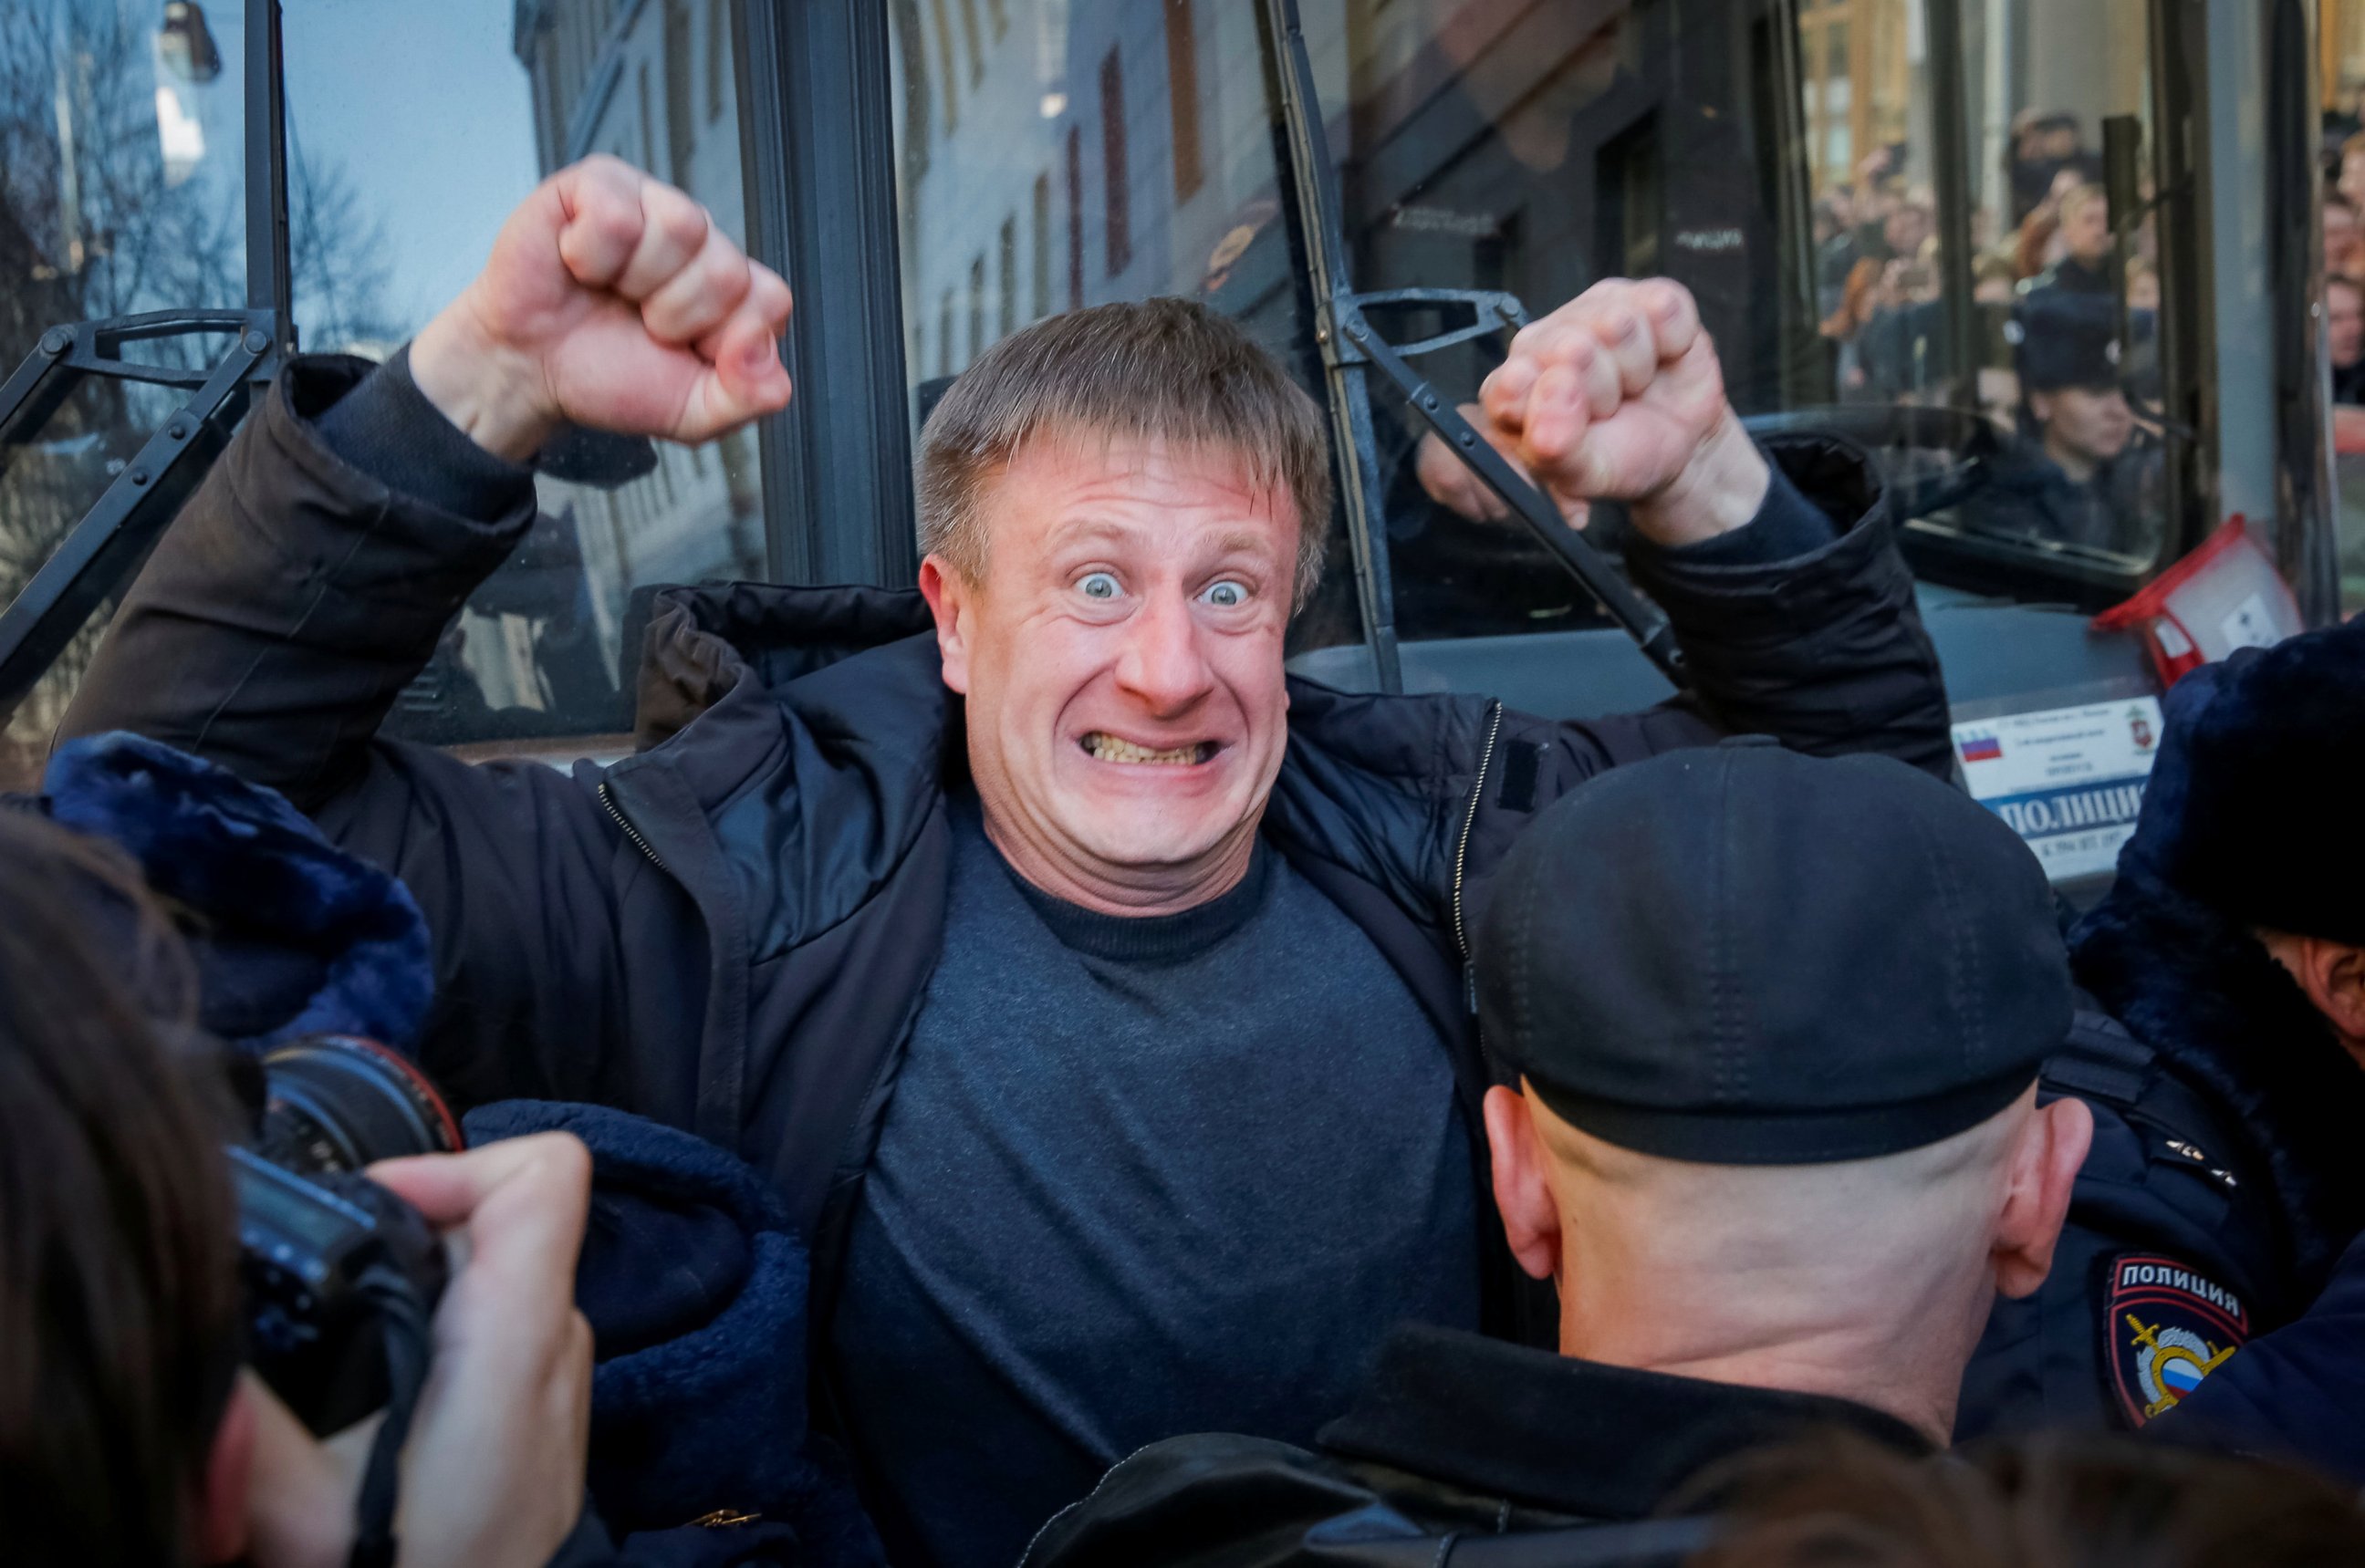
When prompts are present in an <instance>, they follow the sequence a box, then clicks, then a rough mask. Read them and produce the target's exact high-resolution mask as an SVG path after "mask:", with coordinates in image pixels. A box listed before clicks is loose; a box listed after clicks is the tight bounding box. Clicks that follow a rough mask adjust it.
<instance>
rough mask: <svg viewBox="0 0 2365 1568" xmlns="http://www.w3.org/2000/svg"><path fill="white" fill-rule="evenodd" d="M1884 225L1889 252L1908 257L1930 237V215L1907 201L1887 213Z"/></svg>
mask: <svg viewBox="0 0 2365 1568" xmlns="http://www.w3.org/2000/svg"><path fill="white" fill-rule="evenodd" d="M1886 227H1887V230H1888V233H1887V235H1886V238H1887V239H1888V241H1889V251H1890V252H1891V253H1892V254H1895V255H1899V256H1904V257H1907V258H1909V259H1910V258H1911V256H1912V255H1913V253H1914V252H1917V251H1919V250H1921V249H1922V241H1924V240H1927V239H1928V238H1930V215H1929V213H1928V212H1926V211H1925V210H1923V209H1922V207H1919V206H1917V205H1915V204H1914V203H1912V202H1910V201H1909V202H1907V203H1905V204H1904V205H1903V206H1901V207H1899V208H1898V209H1897V210H1896V211H1894V212H1892V213H1890V214H1889V221H1888V223H1887V225H1886Z"/></svg>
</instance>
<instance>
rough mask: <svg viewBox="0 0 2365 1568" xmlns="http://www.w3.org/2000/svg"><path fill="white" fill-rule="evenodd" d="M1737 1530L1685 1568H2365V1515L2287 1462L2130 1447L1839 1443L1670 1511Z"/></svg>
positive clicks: (1721, 1483) (1796, 1450) (1717, 1473)
mask: <svg viewBox="0 0 2365 1568" xmlns="http://www.w3.org/2000/svg"><path fill="white" fill-rule="evenodd" d="M1704 1505H1710V1506H1715V1505H1721V1506H1722V1508H1723V1509H1725V1510H1728V1511H1729V1517H1730V1518H1731V1519H1732V1525H1731V1528H1730V1529H1729V1530H1728V1532H1727V1533H1726V1534H1725V1535H1724V1537H1723V1538H1722V1539H1721V1540H1719V1541H1718V1542H1717V1543H1716V1544H1714V1545H1712V1546H1710V1547H1709V1548H1708V1549H1707V1550H1706V1551H1702V1552H1700V1553H1699V1554H1698V1555H1697V1556H1694V1557H1692V1558H1691V1559H1689V1560H1688V1561H1687V1563H1686V1568H2031V1565H2039V1568H2318V1565H2320V1564H2323V1563H2329V1562H2365V1513H2360V1512H2359V1509H2358V1506H2357V1502H2356V1499H2355V1497H2354V1496H2353V1495H2350V1494H2348V1493H2345V1492H2343V1491H2342V1490H2341V1489H2340V1488H2339V1487H2337V1486H2335V1485H2334V1484H2331V1483H2330V1482H2328V1481H2325V1480H2321V1479H2319V1478H2317V1477H2315V1476H2314V1475H2309V1474H2304V1473H2301V1472H2299V1471H2296V1470H2291V1469H2287V1468H2285V1467H2283V1466H2281V1465H2276V1464H2270V1463H2265V1462H2259V1461H2255V1460H2243V1459H2231V1458H2225V1457H2221V1456H2219V1455H2215V1454H2209V1453H2203V1452H2199V1451H2195V1450H2185V1449H2178V1448H2171V1447H2169V1446H2168V1445H2167V1444H2164V1443H2154V1442H2148V1441H2144V1440H2140V1439H2135V1438H2134V1437H2131V1436H2122V1435H2110V1436H2102V1435H2081V1434H2061V1435H2057V1436H2043V1437H2034V1438H2026V1439H2015V1440H2012V1441H2010V1442H2005V1443H1999V1444H1995V1445H1992V1446H1990V1445H1975V1446H1974V1447H1972V1448H1970V1449H1968V1450H1962V1451H1960V1452H1959V1453H1958V1454H1955V1455H1947V1456H1942V1457H1938V1458H1932V1459H1914V1458H1911V1457H1908V1456H1906V1455H1904V1454H1900V1453H1899V1452H1897V1451H1896V1450H1892V1449H1889V1448H1885V1447H1881V1446H1877V1445H1876V1444H1874V1443H1873V1442H1871V1441H1870V1440H1869V1439H1864V1438H1857V1437H1854V1436H1849V1435H1844V1434H1839V1433H1833V1434H1830V1435H1827V1436H1824V1437H1821V1438H1818V1439H1806V1440H1803V1441H1800V1442H1797V1443H1793V1444H1790V1445H1788V1446H1786V1447H1782V1448H1777V1449H1773V1450H1759V1451H1757V1452H1754V1453H1750V1454H1746V1455H1743V1457H1742V1458H1740V1459H1739V1460H1737V1461H1732V1462H1727V1463H1726V1464H1725V1465H1723V1466H1721V1467H1720V1468H1719V1469H1718V1470H1713V1471H1710V1472H1709V1473H1708V1474H1706V1475H1704V1476H1702V1477H1700V1478H1699V1479H1698V1480H1697V1481H1695V1482H1694V1483H1692V1484H1690V1485H1688V1486H1687V1487H1686V1488H1684V1489H1683V1490H1682V1491H1681V1492H1679V1493H1678V1495H1676V1497H1675V1498H1673V1499H1671V1500H1670V1503H1669V1510H1670V1511H1672V1512H1689V1511H1693V1510H1696V1509H1698V1508H1699V1507H1701V1506H1704Z"/></svg>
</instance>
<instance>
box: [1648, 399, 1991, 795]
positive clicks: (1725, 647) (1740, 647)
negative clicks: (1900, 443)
mask: <svg viewBox="0 0 2365 1568" xmlns="http://www.w3.org/2000/svg"><path fill="white" fill-rule="evenodd" d="M1765 451H1766V454H1767V456H1768V457H1770V458H1771V459H1772V460H1773V461H1774V463H1775V465H1777V469H1778V470H1779V473H1780V475H1781V476H1784V477H1786V478H1787V479H1788V481H1789V484H1788V486H1781V485H1777V487H1775V488H1774V489H1773V490H1772V491H1771V492H1769V494H1768V496H1767V499H1766V507H1767V509H1768V510H1771V509H1773V508H1776V507H1781V506H1791V507H1795V506H1797V505H1798V504H1799V502H1800V499H1801V498H1803V499H1804V501H1805V503H1806V504H1809V505H1811V506H1813V507H1815V508H1817V509H1818V510H1821V512H1822V513H1823V514H1824V515H1825V516H1827V517H1828V518H1830V519H1831V520H1832V521H1833V523H1834V524H1836V525H1837V533H1838V536H1837V537H1836V538H1834V539H1832V540H1831V541H1830V542H1829V543H1824V544H1821V545H1820V546H1819V547H1817V548H1814V549H1812V550H1810V551H1807V552H1806V553H1804V554H1798V555H1793V556H1790V557H1788V558H1787V559H1777V560H1773V561H1763V560H1760V561H1741V562H1730V561H1721V562H1716V563H1714V564H1706V565H1703V564H1700V558H1699V556H1698V553H1697V552H1693V551H1654V550H1638V551H1636V552H1635V553H1634V554H1633V555H1632V557H1631V560H1630V563H1629V565H1630V568H1631V571H1632V573H1633V575H1634V580H1635V582H1636V583H1637V584H1638V585H1639V586H1640V587H1641V588H1642V589H1643V591H1644V592H1646V593H1648V594H1650V595H1651V597H1652V598H1653V599H1656V600H1658V602H1659V604H1660V605H1661V606H1662V607H1663V608H1664V610H1666V612H1667V615H1668V618H1669V619H1670V620H1671V621H1673V622H1674V623H1675V628H1676V638H1677V640H1678V641H1679V642H1680V643H1681V644H1682V645H1683V650H1684V657H1685V660H1686V663H1687V667H1688V669H1689V671H1690V674H1691V678H1692V682H1693V688H1694V693H1695V695H1694V697H1693V699H1692V700H1689V701H1688V702H1686V703H1683V704H1679V705H1678V706H1680V707H1685V708H1688V709H1690V710H1691V711H1692V713H1693V714H1694V715H1696V716H1697V717H1698V718H1699V719H1704V720H1706V721H1708V722H1710V723H1711V724H1712V725H1713V726H1714V727H1715V728H1716V729H1717V730H1719V731H1721V733H1723V734H1770V735H1775V736H1778V737H1779V738H1780V739H1781V740H1782V742H1783V744H1785V745H1788V746H1790V747H1792V748H1793V749H1795V750H1798V751H1802V752H1806V753H1808V754H1809V755H1810V756H1839V755H1841V754H1843V753H1848V752H1878V753H1882V754H1884V755H1887V756H1893V757H1896V758H1898V759H1899V760H1900V761H1902V762H1907V763H1911V765H1912V766H1914V767H1920V768H1923V769H1926V770H1928V771H1930V772H1933V773H1935V774H1938V775H1939V776H1941V777H1948V776H1950V775H1951V772H1952V768H1953V756H1952V750H1951V746H1950V742H1949V733H1948V727H1947V711H1946V688H1945V679H1944V678H1943V677H1942V676H1941V674H1940V672H1939V668H1938V654H1937V650H1936V648H1935V647H1933V645H1932V644H1931V642H1930V634H1929V633H1928V631H1927V630H1925V629H1924V628H1923V626H1922V613H1921V610H1920V609H1919V608H1918V607H1917V606H1916V604H1915V603H1914V599H1913V577H1912V574H1911V572H1909V571H1907V570H1906V567H1905V562H1904V559H1903V557H1902V556H1900V554H1898V552H1897V546H1896V542H1895V537H1894V529H1893V527H1892V525H1891V523H1890V521H1889V508H1888V502H1887V499H1886V498H1885V496H1884V495H1883V493H1882V490H1881V486H1880V482H1879V479H1878V478H1877V476H1876V475H1875V474H1874V473H1873V471H1872V468H1871V465H1870V464H1869V463H1868V462H1867V461H1866V458H1865V457H1864V456H1863V454H1860V453H1858V452H1856V451H1855V449H1854V448H1851V447H1847V446H1844V445H1842V444H1840V443H1838V442H1829V441H1824V440H1821V439H1819V438H1814V437H1793V438H1786V439H1780V440H1777V441H1773V442H1768V443H1766V447H1765ZM1786 491H1787V493H1786ZM1772 521H1777V520H1773V519H1769V518H1767V517H1765V515H1763V514H1761V515H1760V517H1759V518H1758V519H1757V520H1756V521H1754V522H1753V523H1752V524H1751V525H1750V526H1751V528H1752V529H1763V528H1766V527H1767V526H1768V524H1769V522H1772ZM1789 532H1791V533H1792V536H1794V537H1795V536H1796V532H1795V531H1789ZM1640 717H1642V719H1643V721H1644V722H1645V723H1646V724H1647V722H1648V718H1649V716H1648V715H1643V716H1640ZM1653 749H1664V748H1662V747H1656V746H1654V747H1653Z"/></svg>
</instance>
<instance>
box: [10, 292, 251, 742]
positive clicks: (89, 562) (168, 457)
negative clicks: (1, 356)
mask: <svg viewBox="0 0 2365 1568" xmlns="http://www.w3.org/2000/svg"><path fill="white" fill-rule="evenodd" d="M246 319H247V321H248V323H249V326H248V330H245V331H243V332H241V333H239V334H238V335H237V336H235V337H234V338H232V340H231V342H230V348H229V349H228V350H227V351H226V352H225V353H223V354H222V356H221V358H220V359H219V360H217V361H216V362H215V364H214V366H213V369H212V371H211V373H210V374H209V375H207V377H206V381H205V384H204V385H203V386H200V387H199V388H198V389H197V391H196V394H195V395H193V396H192V397H191V398H189V399H188V400H187V401H186V402H185V403H183V404H182V405H181V407H180V408H179V409H177V410H175V411H174V414H173V416H172V418H170V419H168V420H165V421H164V424H163V428H162V429H160V430H158V431H156V432H155V434H153V435H151V436H150V437H149V438H148V441H147V442H146V443H145V444H143V445H142V446H141V447H140V451H139V453H138V454H135V455H134V456H133V458H132V459H131V461H130V462H129V464H127V465H125V466H124V468H123V471H122V472H121V473H119V474H118V475H117V476H115V479H114V482H113V483H111V484H110V485H108V486H107V487H106V492H105V493H104V494H102V495H101V496H100V497H99V498H98V500H97V502H96V503H95V505H93V506H92V507H91V509H90V510H88V511H87V512H85V513H84V514H83V518H82V521H80V522H78V523H76V524H75V525H74V527H73V531H72V532H69V533H68V534H67V535H66V537H65V539H64V540H63V542H62V543H60V544H59V545H58V547H57V549H56V550H55V551H53V552H52V553H51V554H50V558H49V559H48V560H47V561H46V562H44V563H43V564H42V566H41V569H40V570H39V571H38V572H36V573H35V574H34V575H33V578H32V580H31V581H30V582H28V583H27V584H26V585H25V588H24V589H23V591H22V592H20V593H18V594H17V597H16V599H14V600H13V601H12V602H11V603H10V604H9V605H8V608H7V610H6V612H5V613H0V718H5V716H6V715H7V714H9V713H12V712H14V711H16V708H17V704H18V703H19V702H21V701H23V700H24V699H25V695H26V693H28V692H29V691H30V690H32V689H33V687H34V686H35V684H37V683H38V682H39V680H40V678H41V676H42V674H43V673H44V672H45V671H47V670H48V668H49V667H50V664H51V663H53V662H54V661H55V660H56V658H57V656H58V655H59V654H60V653H61V652H62V651H63V650H64V648H65V646H66V644H68V643H70V642H71V641H73V635H74V633H76V632H78V631H80V630H81V628H82V624H83V622H84V621H86V620H88V619H89V617H90V613H91V611H92V610H95V609H96V608H97V606H98V605H99V603H100V602H101V601H102V600H104V599H106V596H107V595H108V594H110V593H112V592H114V591H115V589H116V588H118V587H119V586H120V585H121V583H122V581H123V579H124V578H125V577H127V576H129V573H130V571H131V569H132V567H133V566H136V565H137V564H138V562H139V560H140V556H141V555H142V554H144V553H145V552H146V550H147V548H148V546H149V544H150V543H152V542H153V541H154V539H155V538H156V536H157V535H158V534H159V533H161V532H163V530H164V527H165V525H166V524H168V523H169V522H171V521H172V520H173V514H174V511H175V510H177V509H178V507H179V503H180V498H181V497H182V495H183V494H185V492H186V490H187V488H188V487H189V486H190V485H192V484H194V483H195V476H194V475H193V474H192V473H191V472H190V471H189V467H188V465H186V464H185V461H184V460H185V458H186V457H187V456H188V454H190V452H191V451H192V450H194V449H196V448H197V447H198V446H199V445H200V444H201V438H207V439H211V440H215V441H226V440H228V438H229V434H230V430H231V428H232V427H233V426H235V425H236V424H237V422H238V420H239V419H240V418H241V417H242V416H243V414H244V413H245V410H246V402H247V397H248V392H249V388H250V385H251V383H252V381H253V380H255V379H256V377H257V375H258V371H259V369H260V368H261V367H263V366H264V365H266V364H268V362H269V360H270V357H271V353H272V342H271V336H270V333H269V331H268V327H269V325H270V323H271V322H273V321H274V320H275V319H278V318H276V317H275V316H274V315H273V313H271V312H269V311H262V310H258V311H253V312H250V313H248V315H247V318H246ZM105 325H106V323H98V322H85V323H83V324H82V325H81V326H80V327H78V328H73V329H59V330H66V331H70V332H71V333H73V335H75V336H81V335H84V334H95V331H96V330H97V329H99V328H100V327H103V326H105ZM55 336H56V332H55V331H53V332H51V333H49V334H45V336H44V339H43V343H42V346H41V347H40V348H39V349H36V350H35V351H34V354H33V356H32V357H31V358H30V359H28V362H27V365H26V366H25V367H23V368H20V369H19V370H18V372H17V375H13V376H11V377H10V378H9V381H8V386H7V389H6V396H7V398H8V399H9V400H8V401H7V402H6V403H5V404H0V430H6V431H10V432H11V433H12V434H15V433H17V432H21V431H23V430H25V429H26V424H25V421H24V420H23V419H22V418H21V414H22V411H23V410H24V409H27V408H28V407H30V406H32V405H35V404H38V403H40V402H42V401H44V400H46V401H47V402H49V404H50V406H52V407H54V405H55V403H56V401H57V400H58V398H62V396H63V393H64V391H66V390H70V389H71V387H72V385H73V383H74V382H75V381H77V380H79V379H80V378H81V376H82V375H84V374H88V373H87V372H82V371H77V370H73V369H69V368H67V367H66V366H65V365H64V364H62V359H63V353H62V351H58V352H50V341H51V340H52V339H54V337H55ZM26 369H32V370H33V371H34V374H33V375H30V376H29V377H28V375H26ZM101 374H106V373H105V372H102V373H101ZM60 384H62V385H60Z"/></svg>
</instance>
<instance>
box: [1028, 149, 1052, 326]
mask: <svg viewBox="0 0 2365 1568" xmlns="http://www.w3.org/2000/svg"><path fill="white" fill-rule="evenodd" d="M1050 313H1051V176H1050V175H1048V174H1037V175H1036V176H1035V313H1034V314H1033V316H1031V317H1030V318H1029V319H1030V320H1036V321H1040V320H1041V319H1043V318H1044V317H1046V316H1048V315H1049V314H1050Z"/></svg>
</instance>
